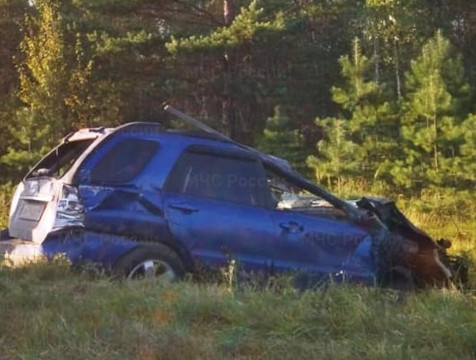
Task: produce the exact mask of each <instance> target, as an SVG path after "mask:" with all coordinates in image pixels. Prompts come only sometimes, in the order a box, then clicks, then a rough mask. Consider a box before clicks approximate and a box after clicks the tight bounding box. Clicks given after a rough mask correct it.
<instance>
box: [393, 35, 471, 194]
mask: <svg viewBox="0 0 476 360" xmlns="http://www.w3.org/2000/svg"><path fill="white" fill-rule="evenodd" d="M406 87H407V94H406V101H405V104H404V108H405V110H404V111H405V114H404V116H403V126H402V131H401V133H402V137H403V138H404V144H405V146H404V148H403V150H404V153H405V159H404V160H401V161H398V162H397V163H396V164H395V167H394V169H393V170H392V173H393V174H394V177H395V181H396V182H397V183H398V184H399V185H404V186H406V187H407V188H413V189H420V188H423V187H426V186H436V187H440V186H446V185H450V186H457V184H458V182H459V181H460V179H461V176H462V174H461V173H460V172H459V171H458V168H459V166H458V164H459V163H460V162H461V153H460V147H461V146H462V144H463V142H464V136H463V128H462V124H463V121H464V118H465V117H466V111H467V108H466V103H467V99H468V95H469V92H470V88H469V86H468V84H467V83H466V80H465V78H464V70H463V65H462V62H461V57H460V56H459V55H455V50H454V49H453V48H452V46H451V44H450V42H449V41H448V40H447V39H445V37H444V36H443V35H442V33H441V32H440V31H438V32H437V33H436V35H435V36H434V37H433V38H432V39H430V40H429V41H428V42H427V43H426V44H425V45H424V46H423V48H422V51H421V54H420V55H419V57H418V58H417V59H416V60H414V61H412V64H411V70H410V71H409V72H407V74H406Z"/></svg>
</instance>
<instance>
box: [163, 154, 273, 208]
mask: <svg viewBox="0 0 476 360" xmlns="http://www.w3.org/2000/svg"><path fill="white" fill-rule="evenodd" d="M266 181H267V180H266V177H265V175H264V171H262V168H261V166H260V164H259V163H258V162H257V161H255V160H254V159H247V158H242V157H234V156H220V155H216V154H207V153H202V152H197V153H195V152H186V153H184V154H183V155H182V156H181V157H180V160H179V162H178V163H177V165H176V166H175V168H174V170H173V171H172V174H171V176H170V178H169V179H168V181H167V185H166V188H167V190H169V191H172V192H175V193H181V194H187V195H194V196H199V197H204V198H210V199H216V200H223V201H229V202H235V203H240V204H246V205H263V204H264V200H263V199H264V196H265V191H266V189H267V184H266Z"/></svg>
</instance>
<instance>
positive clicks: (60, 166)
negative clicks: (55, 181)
mask: <svg viewBox="0 0 476 360" xmlns="http://www.w3.org/2000/svg"><path fill="white" fill-rule="evenodd" d="M93 141H94V139H88V140H80V141H72V142H67V143H63V144H61V145H60V146H58V147H57V148H55V149H54V150H53V151H51V152H50V153H49V154H48V155H46V156H45V157H44V158H43V159H42V160H41V161H40V162H39V163H38V164H37V165H36V166H35V167H34V169H33V170H32V171H31V172H30V174H29V175H28V176H27V177H37V176H49V177H54V178H61V177H62V176H63V175H64V174H65V173H66V172H67V171H68V170H69V169H70V168H71V166H73V164H74V162H75V161H76V160H77V159H78V158H79V157H80V156H81V154H82V153H83V152H84V151H85V150H86V149H87V148H88V146H89V145H91V143H92V142H93Z"/></svg>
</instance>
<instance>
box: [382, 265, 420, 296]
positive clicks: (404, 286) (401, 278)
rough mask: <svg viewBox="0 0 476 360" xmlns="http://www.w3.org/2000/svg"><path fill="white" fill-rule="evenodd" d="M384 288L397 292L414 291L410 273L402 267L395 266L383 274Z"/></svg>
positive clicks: (413, 282)
mask: <svg viewBox="0 0 476 360" xmlns="http://www.w3.org/2000/svg"><path fill="white" fill-rule="evenodd" d="M384 286H385V287H388V288H390V289H393V290H398V291H404V292H407V291H414V290H416V284H415V280H414V279H413V275H412V272H411V271H410V270H409V269H407V268H404V267H399V266H395V267H393V268H391V269H389V270H388V272H387V273H386V274H385V279H384Z"/></svg>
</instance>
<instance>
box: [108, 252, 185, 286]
mask: <svg viewBox="0 0 476 360" xmlns="http://www.w3.org/2000/svg"><path fill="white" fill-rule="evenodd" d="M113 272H114V274H116V275H117V276H120V277H123V278H126V279H128V280H131V279H140V278H157V279H161V280H164V281H167V282H172V281H176V280H178V279H180V278H181V277H183V275H184V274H185V268H184V265H183V263H182V261H181V260H180V257H179V256H178V255H177V253H176V252H175V251H173V250H172V249H170V248H169V247H168V246H166V245H164V244H160V243H154V244H144V245H142V244H141V245H140V246H139V247H137V248H135V249H134V250H132V251H131V252H129V253H127V254H126V255H124V256H123V257H122V258H121V259H120V260H119V261H117V262H116V264H115V265H114V267H113Z"/></svg>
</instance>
